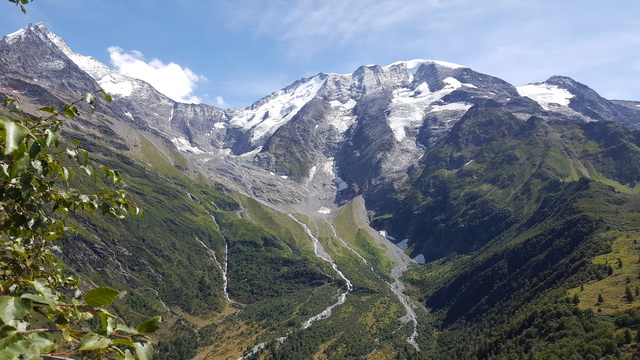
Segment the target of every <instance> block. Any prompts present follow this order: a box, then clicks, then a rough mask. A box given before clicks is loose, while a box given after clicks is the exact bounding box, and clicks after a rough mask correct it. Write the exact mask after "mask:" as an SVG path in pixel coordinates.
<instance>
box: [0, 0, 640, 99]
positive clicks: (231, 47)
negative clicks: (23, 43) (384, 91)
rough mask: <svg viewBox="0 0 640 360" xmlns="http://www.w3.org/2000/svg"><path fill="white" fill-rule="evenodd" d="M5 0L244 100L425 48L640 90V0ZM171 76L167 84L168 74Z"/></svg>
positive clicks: (1, 28)
mask: <svg viewBox="0 0 640 360" xmlns="http://www.w3.org/2000/svg"><path fill="white" fill-rule="evenodd" d="M27 9H28V13H27V15H23V14H22V13H21V12H20V11H19V9H17V8H15V7H14V6H12V4H10V3H9V2H6V1H2V0H0V34H3V35H4V34H9V33H11V32H14V31H16V30H18V29H19V28H21V27H23V26H25V25H27V24H29V23H35V22H43V23H44V24H45V25H47V27H49V29H51V30H52V31H53V32H55V33H56V34H58V35H59V36H61V37H62V38H63V39H65V40H66V41H67V43H68V44H69V46H70V47H71V48H72V49H73V50H74V51H76V52H78V53H80V54H83V55H89V56H93V57H95V58H97V59H98V60H100V61H102V62H104V63H106V64H108V65H109V66H111V67H114V68H118V69H121V70H122V71H123V72H126V73H129V74H130V75H135V73H139V74H143V75H144V76H148V77H149V80H148V81H150V82H153V81H158V84H161V83H162V82H163V81H164V85H165V86H166V85H167V82H168V83H169V84H168V85H169V90H167V91H173V92H174V94H172V95H171V96H172V97H174V98H179V99H183V100H191V101H201V102H205V103H209V104H213V105H218V106H222V107H244V106H248V105H250V104H251V103H252V102H254V101H256V100H258V99H259V98H261V97H263V96H265V95H267V94H269V93H270V92H273V91H275V90H278V89H280V88H282V87H285V86H287V85H288V84H290V83H292V82H294V81H295V80H297V79H300V78H302V77H308V76H312V75H315V74H317V73H319V72H333V73H351V72H353V71H354V70H355V69H356V68H357V67H358V66H360V65H367V64H378V65H388V64H390V63H392V62H395V61H399V60H410V59H416V58H422V59H434V60H444V61H449V62H454V63H458V64H462V65H466V66H469V67H471V68H472V69H474V70H477V71H480V72H483V73H487V74H490V75H494V76H498V77H500V78H502V79H504V80H506V81H509V82H510V83H512V84H514V85H524V84H527V83H531V82H538V81H544V80H546V79H547V78H549V77H550V76H552V75H566V76H570V77H572V78H574V79H575V80H577V81H580V82H582V83H584V84H586V85H588V86H589V87H591V88H593V89H594V90H596V91H598V92H599V93H600V94H601V95H602V96H604V97H606V98H610V99H630V100H640V85H639V84H638V83H639V81H640V1H638V0H609V1H606V2H605V1H602V0H579V1H578V0H566V1H558V0H483V1H478V0H297V1H293V0H209V1H206V0H200V1H196V0H136V1H125V0H110V1H104V0H34V2H33V3H31V4H29V5H28V6H27ZM159 86H161V85H159Z"/></svg>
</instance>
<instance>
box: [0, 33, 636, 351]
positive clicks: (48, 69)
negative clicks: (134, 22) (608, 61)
mask: <svg viewBox="0 0 640 360" xmlns="http://www.w3.org/2000/svg"><path fill="white" fill-rule="evenodd" d="M0 69H1V71H0V97H1V98H2V99H5V98H7V97H14V98H17V99H19V100H20V103H21V105H22V107H23V108H24V109H25V111H27V112H30V113H36V114H37V110H36V109H37V108H39V107H42V106H50V105H55V106H61V105H62V104H65V103H70V102H72V101H74V100H76V99H79V98H82V97H83V94H84V93H85V92H87V91H93V90H97V89H104V90H105V91H107V92H108V93H110V94H111V95H112V96H113V101H112V102H111V103H108V104H107V103H97V104H96V108H95V111H94V112H90V111H88V109H84V110H82V109H81V114H82V116H80V117H78V118H77V119H73V120H69V121H67V123H66V126H65V129H64V132H65V136H66V137H67V138H69V139H77V140H80V141H81V143H82V144H83V146H85V148H87V149H88V150H90V152H91V154H92V158H93V159H94V160H95V161H97V162H98V163H103V164H106V165H109V166H111V167H113V168H117V169H120V170H121V171H122V173H123V174H125V182H126V183H127V190H128V191H129V193H131V195H132V196H133V197H134V198H135V199H136V202H137V203H139V204H140V205H141V206H142V207H143V208H144V209H145V212H146V213H147V215H146V217H145V219H144V220H143V221H142V222H140V221H138V220H133V219H130V220H126V221H124V222H122V223H118V222H111V221H109V220H106V219H100V218H98V219H96V218H93V217H86V216H84V215H82V214H77V215H76V216H75V217H74V218H73V219H72V220H71V221H73V222H74V223H75V224H76V226H77V227H78V228H79V231H78V233H77V234H75V235H72V236H69V237H68V238H67V239H65V240H64V241H63V252H62V253H61V256H62V257H63V258H64V259H65V261H66V262H67V263H68V264H69V267H70V268H71V269H72V271H74V272H75V273H77V274H78V275H79V276H80V278H81V279H82V280H83V281H84V282H85V283H86V284H105V285H108V286H112V287H114V288H118V289H122V290H123V294H126V295H124V296H122V299H121V300H119V301H118V302H117V303H115V305H114V311H115V312H117V313H119V314H121V315H123V316H124V317H125V318H128V319H132V321H135V320H136V319H138V318H140V317H141V316H143V315H155V314H158V313H161V314H164V315H165V318H167V319H168V321H166V322H165V324H164V325H163V328H162V330H161V332H160V334H159V338H158V339H157V341H158V344H157V346H156V348H157V349H158V351H157V352H158V354H157V357H158V358H161V359H162V358H166V359H182V358H184V359H189V358H197V359H209V358H210V359H227V358H232V359H236V358H240V357H243V356H244V358H247V359H248V358H264V359H308V358H318V359H348V358H368V359H396V358H416V359H420V358H428V359H433V358H442V359H451V358H461V359H476V358H482V359H485V358H491V359H493V358H496V359H497V358H500V359H503V358H504V359H507V358H534V359H538V358H539V359H551V358H559V359H564V358H571V357H572V356H573V358H585V359H586V358H607V357H609V358H628V359H631V358H633V357H634V356H640V353H638V350H637V349H636V345H637V343H638V341H637V339H636V337H637V338H638V339H640V311H638V309H637V307H638V304H639V303H638V302H637V301H636V300H633V301H629V299H628V297H625V292H626V291H628V289H636V292H637V291H638V290H637V289H638V286H640V280H638V279H639V277H638V273H640V264H639V263H638V260H637V259H638V258H639V257H640V245H638V240H640V233H638V229H640V202H639V200H640V192H639V191H640V175H639V174H640V102H636V101H619V100H608V99H605V98H603V97H601V96H600V95H598V94H597V93H596V92H595V91H593V90H592V89H590V88H589V87H587V86H586V85H583V84H581V83H579V82H577V81H575V80H573V79H571V78H568V77H563V76H553V77H551V78H549V79H548V80H546V81H544V82H541V83H535V84H529V85H525V86H518V87H516V86H513V85H511V84H509V83H507V82H506V81H504V80H501V79H499V78H496V77H493V76H490V75H486V74H482V73H479V72H476V71H474V70H472V69H470V68H468V67H465V66H461V65H457V64H452V63H448V62H444V61H435V60H410V61H401V62H396V63H393V64H390V65H387V66H378V65H366V66H361V67H359V68H358V69H356V70H355V71H354V72H353V73H351V74H328V73H320V74H318V75H315V76H312V77H309V78H304V79H301V80H298V81H296V82H294V83H293V84H291V85H289V86H287V87H286V88H284V89H281V90H278V91H275V92H273V93H272V94H270V95H268V96H266V97H265V98H263V99H260V100H258V101H256V102H255V103H253V104H252V105H251V106H249V107H247V108H244V109H221V108H217V107H215V106H211V105H206V104H185V103H179V102H175V101H173V100H171V99H169V98H168V97H166V96H165V95H163V94H161V93H159V92H158V91H156V90H155V89H154V88H153V87H152V86H151V85H149V84H148V83H146V82H144V81H141V80H137V79H134V78H131V77H128V76H125V75H123V74H121V73H119V72H117V71H115V70H113V69H111V68H109V67H108V66H107V65H105V64H102V63H100V62H99V61H97V60H95V59H93V58H91V57H87V56H84V55H80V54H77V53H75V52H73V51H72V50H71V48H70V47H69V46H68V45H67V44H66V43H65V42H64V40H63V39H61V38H60V37H58V36H57V35H55V34H53V33H52V32H51V31H49V30H48V29H47V28H46V27H45V26H44V25H43V24H35V25H29V26H27V27H25V28H23V29H21V30H19V31H18V32H16V33H13V34H10V35H8V36H5V37H4V38H2V39H1V40H0ZM523 71H526V69H523ZM77 186H80V187H82V186H90V184H85V183H79V184H77ZM599 296H600V297H602V298H603V301H600V299H599ZM636 296H640V294H636ZM634 301H636V302H635V303H634ZM639 301H640V299H639ZM634 334H636V335H635V337H634Z"/></svg>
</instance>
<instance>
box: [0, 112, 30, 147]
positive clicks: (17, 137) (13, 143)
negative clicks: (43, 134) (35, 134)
mask: <svg viewBox="0 0 640 360" xmlns="http://www.w3.org/2000/svg"><path fill="white" fill-rule="evenodd" d="M0 124H2V126H3V128H4V130H3V131H0V136H2V137H3V138H4V139H1V140H4V142H5V147H4V154H5V155H9V154H11V152H13V151H14V150H15V149H17V148H18V147H19V146H20V144H21V143H22V140H24V138H25V137H27V135H29V134H30V133H31V131H29V129H27V128H26V127H24V126H23V125H20V124H16V123H14V122H13V121H11V119H9V118H8V117H5V116H0Z"/></svg>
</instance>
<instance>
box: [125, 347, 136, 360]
mask: <svg viewBox="0 0 640 360" xmlns="http://www.w3.org/2000/svg"><path fill="white" fill-rule="evenodd" d="M124 360H135V358H134V357H133V354H131V351H130V350H129V349H127V350H125V351H124Z"/></svg>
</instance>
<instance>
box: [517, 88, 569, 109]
mask: <svg viewBox="0 0 640 360" xmlns="http://www.w3.org/2000/svg"><path fill="white" fill-rule="evenodd" d="M516 89H517V90H518V93H519V94H520V96H526V97H528V98H531V99H533V100H534V101H536V102H537V103H538V104H540V106H542V108H543V109H545V110H549V109H550V108H551V107H554V106H569V102H571V98H573V97H574V95H573V94H572V93H570V92H569V91H568V90H566V89H561V88H559V87H558V86H556V85H548V84H529V85H524V86H518V87H516Z"/></svg>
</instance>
